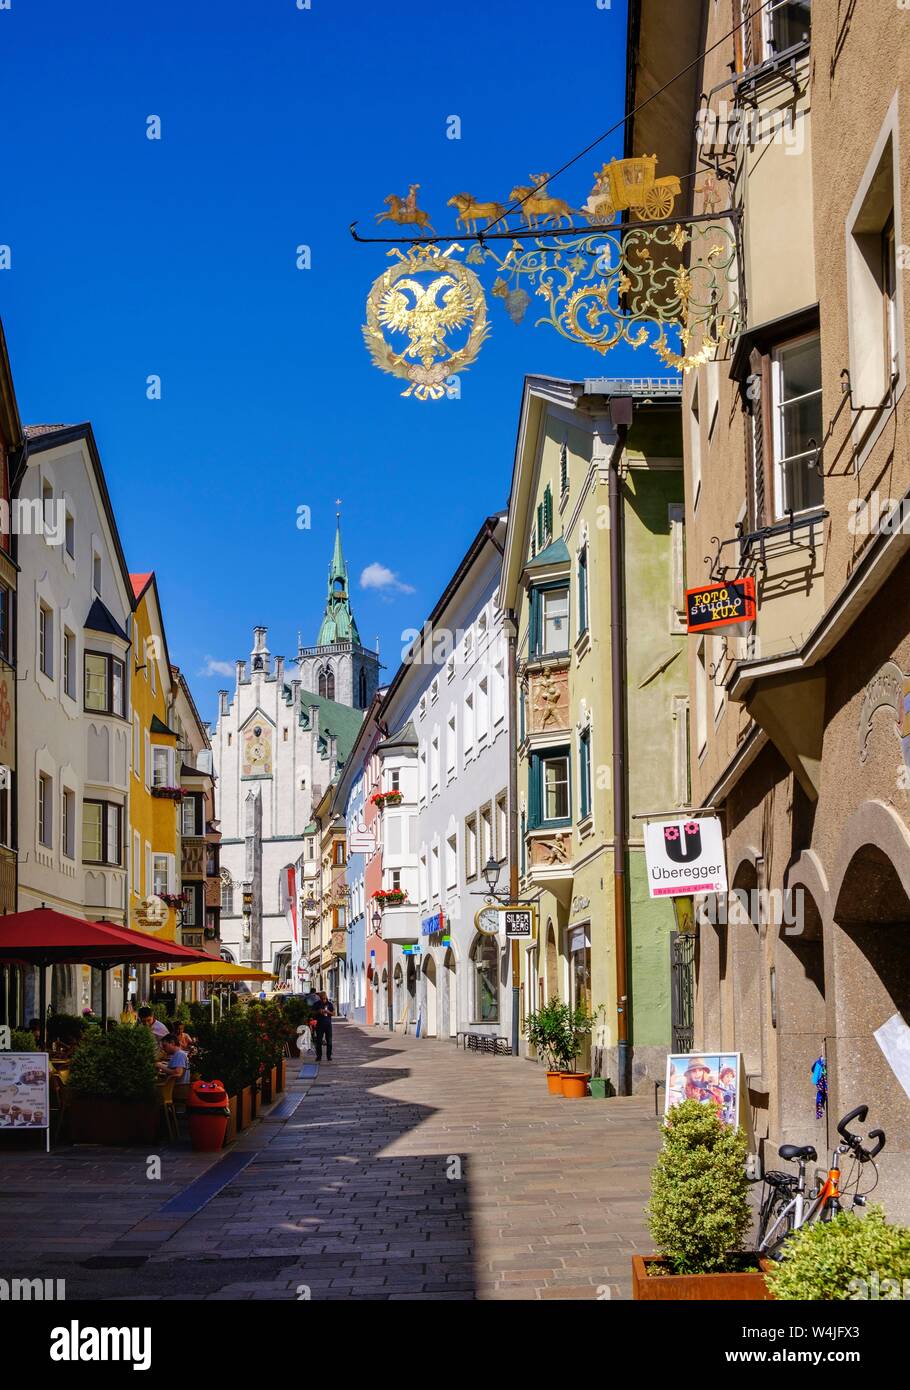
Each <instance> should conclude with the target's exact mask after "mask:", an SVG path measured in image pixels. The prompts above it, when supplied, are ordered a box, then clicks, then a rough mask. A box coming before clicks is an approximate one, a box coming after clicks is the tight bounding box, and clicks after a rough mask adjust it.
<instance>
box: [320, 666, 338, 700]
mask: <svg viewBox="0 0 910 1390" xmlns="http://www.w3.org/2000/svg"><path fill="white" fill-rule="evenodd" d="M319 694H320V695H321V696H322V697H323V698H324V699H326V700H334V698H335V673H334V671H332V670H331V669H330V668H329V667H328V666H325V667H323V669H322V670H321V671H320V672H319Z"/></svg>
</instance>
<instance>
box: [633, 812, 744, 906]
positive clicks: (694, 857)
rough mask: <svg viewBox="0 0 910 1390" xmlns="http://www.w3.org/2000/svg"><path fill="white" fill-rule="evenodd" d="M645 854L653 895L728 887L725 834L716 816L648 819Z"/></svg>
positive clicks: (680, 893) (681, 893)
mask: <svg viewBox="0 0 910 1390" xmlns="http://www.w3.org/2000/svg"><path fill="white" fill-rule="evenodd" d="M645 858H646V860H647V864H648V888H649V890H650V893H651V897H652V898H676V897H680V896H682V895H684V894H687V893H726V891H727V867H726V863H725V861H724V837H723V834H722V832H721V828H720V821H719V820H718V819H717V817H716V816H704V817H702V819H701V820H679V821H651V822H649V824H648V825H646V826H645Z"/></svg>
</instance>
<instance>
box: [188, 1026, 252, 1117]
mask: <svg viewBox="0 0 910 1390" xmlns="http://www.w3.org/2000/svg"><path fill="white" fill-rule="evenodd" d="M197 1038H198V1043H199V1061H198V1065H199V1074H200V1076H201V1077H202V1079H203V1081H220V1082H221V1084H222V1085H223V1086H224V1088H225V1090H226V1091H227V1093H228V1103H230V1098H231V1097H232V1096H233V1097H234V1098H235V1100H236V1109H237V1128H238V1129H245V1128H246V1127H247V1126H248V1125H249V1124H250V1121H251V1120H252V1115H253V1111H252V1090H251V1087H252V1083H253V1080H254V1078H255V1076H256V1074H257V1057H256V1053H255V1049H254V1045H253V1038H252V1034H251V1031H250V1026H249V1022H248V1020H247V1019H246V1017H245V1014H244V1011H243V1010H242V1009H231V1010H230V1012H229V1013H227V1014H226V1015H225V1016H224V1018H222V1019H219V1020H218V1022H217V1023H211V1022H205V1023H200V1024H199V1025H198V1027H197Z"/></svg>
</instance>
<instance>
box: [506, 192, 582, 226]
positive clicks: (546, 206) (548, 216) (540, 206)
mask: <svg viewBox="0 0 910 1390" xmlns="http://www.w3.org/2000/svg"><path fill="white" fill-rule="evenodd" d="M537 187H538V185H537V184H536V183H535V184H534V185H533V186H532V187H528V186H527V185H519V186H518V187H517V188H513V189H512V192H511V193H510V194H509V202H511V203H515V202H521V207H520V208H517V209H516V212H517V213H518V215H520V216H521V217H523V218H524V220H525V222H526V223H527V225H528V227H529V228H532V227H536V226H537V219H538V217H540V218H542V219H543V222H544V225H546V223H547V222H552V224H553V226H554V227H561V226H562V224H563V222H568V223H570V224H571V222H572V216H573V211H572V208H570V207H569V204H568V203H567V202H566V201H565V199H564V198H551V197H549V196H548V195H547V194H545V193H542V194H539V195H538V194H537Z"/></svg>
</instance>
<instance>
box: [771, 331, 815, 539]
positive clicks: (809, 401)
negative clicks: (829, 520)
mask: <svg viewBox="0 0 910 1390" xmlns="http://www.w3.org/2000/svg"><path fill="white" fill-rule="evenodd" d="M771 382H772V395H773V440H774V464H775V469H774V471H775V495H776V501H777V514H778V516H785V515H786V514H787V512H789V511H794V512H802V511H808V510H810V509H811V508H812V507H818V506H821V503H822V500H823V495H824V487H823V483H822V475H821V472H820V470H819V469H818V468H817V467H816V466H815V462H816V459H817V456H818V449H819V445H820V443H821V438H822V357H821V342H820V339H819V336H818V334H817V333H812V334H809V335H808V336H807V337H805V338H796V339H794V340H793V341H792V342H790V343H784V344H783V345H782V346H781V347H778V348H776V349H775V351H774V353H773V355H772V359H771Z"/></svg>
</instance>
